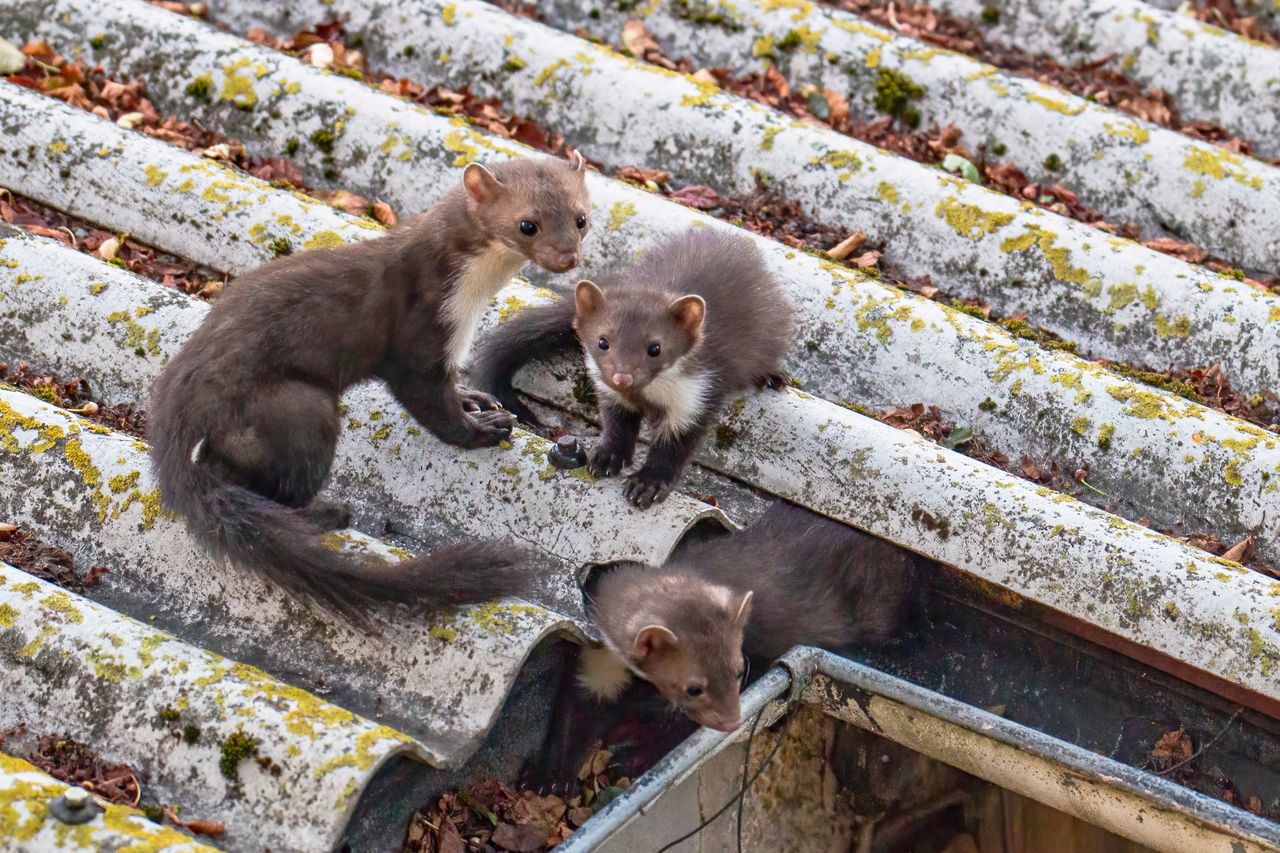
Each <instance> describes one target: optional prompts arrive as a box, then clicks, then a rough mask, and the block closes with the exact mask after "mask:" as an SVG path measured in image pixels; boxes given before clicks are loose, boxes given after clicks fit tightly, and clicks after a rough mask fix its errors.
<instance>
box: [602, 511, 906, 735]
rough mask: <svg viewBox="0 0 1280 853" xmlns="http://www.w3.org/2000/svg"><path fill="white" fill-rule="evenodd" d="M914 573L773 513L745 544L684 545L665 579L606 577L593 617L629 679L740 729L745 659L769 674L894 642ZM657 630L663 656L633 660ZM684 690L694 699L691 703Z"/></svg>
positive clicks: (868, 541) (661, 571)
mask: <svg viewBox="0 0 1280 853" xmlns="http://www.w3.org/2000/svg"><path fill="white" fill-rule="evenodd" d="M920 566H921V562H920V558H918V557H916V556H915V555H914V554H911V553H910V552H909V551H905V550H903V549H901V548H899V547H897V546H896V545H893V544H892V543H889V542H885V541H884V540H882V539H876V538H875V537H872V536H868V535H867V534H865V533H862V532H861V531H858V530H855V529H854V528H852V527H848V526H846V525H843V524H840V523H837V522H835V521H831V520H830V519H827V518H824V517H822V516H820V515H816V514H814V513H812V512H809V511H808V510H805V509H801V508H800V507H797V506H793V505H791V504H788V503H785V502H778V503H777V504H775V505H774V506H773V507H771V508H770V509H769V511H768V512H766V513H765V515H764V516H762V517H761V518H760V519H759V520H758V521H757V522H756V523H755V524H752V525H751V526H750V527H747V528H746V529H745V530H743V531H742V532H741V533H737V534H734V535H732V536H728V537H720V538H716V539H711V540H707V541H704V542H699V543H696V544H694V545H691V546H689V547H688V548H685V549H684V550H683V551H682V552H680V553H678V554H677V555H676V556H674V557H673V558H672V559H670V560H668V561H667V563H666V564H665V565H663V566H661V567H654V566H644V565H641V564H638V563H622V564H620V565H618V566H616V567H613V568H612V569H610V570H608V571H607V572H606V573H605V574H604V576H603V577H601V578H600V580H599V581H598V583H597V584H596V585H595V587H594V589H593V590H592V591H591V594H590V597H589V609H590V613H591V616H592V619H593V620H594V621H595V623H596V625H597V626H598V627H599V629H600V631H601V633H602V634H603V635H604V636H605V637H606V638H607V639H608V642H609V646H610V647H611V648H612V649H613V650H614V651H615V652H617V653H620V654H621V655H622V656H623V658H624V660H625V662H626V664H627V665H628V666H629V667H630V668H631V669H632V670H633V671H635V672H637V673H638V674H640V675H641V676H642V677H644V678H645V679H646V680H649V681H651V682H653V684H654V686H655V687H656V688H657V689H658V692H660V693H661V694H662V695H663V697H664V698H666V699H667V700H668V701H670V702H671V703H673V704H674V705H676V706H677V707H678V708H680V710H681V711H683V712H684V713H686V714H688V715H689V716H690V717H692V718H693V719H694V720H696V721H698V722H700V723H702V724H703V725H714V722H715V721H717V720H729V719H732V720H736V718H737V714H738V691H739V684H740V680H741V670H742V658H743V653H744V652H745V653H746V655H747V656H748V657H749V658H751V659H754V660H759V661H762V662H768V661H772V660H774V659H775V658H777V657H779V656H780V655H782V654H783V653H784V652H786V651H787V650H788V649H790V648H792V647H793V646H798V645H810V646H821V647H823V648H827V649H831V650H834V651H847V650H850V649H853V648H861V647H872V646H879V645H884V644H886V643H888V642H891V641H892V640H894V639H895V638H896V637H897V636H898V634H899V633H900V632H901V630H902V628H903V626H904V625H905V624H906V623H907V622H908V621H909V620H910V619H911V618H912V617H913V616H914V615H915V613H916V611H917V608H918V606H919V602H920V592H921V580H922V576H921V569H920ZM744 601H745V602H746V611H747V615H748V618H747V619H746V620H745V625H744V624H743V620H742V619H740V618H739V617H738V614H739V612H740V611H741V610H742V607H743V602H744ZM655 627H656V628H659V629H661V632H660V633H659V634H658V635H657V636H658V637H659V640H660V642H659V645H658V646H657V647H656V648H644V649H643V650H644V651H645V654H643V655H641V654H639V653H638V651H639V650H641V643H640V640H642V639H643V638H642V637H641V634H642V632H643V631H644V630H646V629H647V630H649V631H650V633H651V634H652V629H653V628H655ZM649 645H650V646H652V644H649ZM690 685H695V686H700V687H702V688H703V692H702V695H701V696H699V697H690V696H688V695H687V692H686V689H687V687H688V686H690ZM708 720H710V721H711V722H708Z"/></svg>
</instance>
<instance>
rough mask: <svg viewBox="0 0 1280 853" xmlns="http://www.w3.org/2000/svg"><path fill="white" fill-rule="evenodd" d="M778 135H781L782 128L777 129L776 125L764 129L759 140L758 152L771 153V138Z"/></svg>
mask: <svg viewBox="0 0 1280 853" xmlns="http://www.w3.org/2000/svg"><path fill="white" fill-rule="evenodd" d="M779 133H782V128H781V127H779V126H778V125H770V126H769V127H766V128H765V129H764V134H763V137H762V138H761V140H760V150H761V151H772V150H773V138H774V137H775V136H777V135H778V134H779Z"/></svg>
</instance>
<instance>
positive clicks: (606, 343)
mask: <svg viewBox="0 0 1280 853" xmlns="http://www.w3.org/2000/svg"><path fill="white" fill-rule="evenodd" d="M596 343H598V344H599V345H600V349H608V348H609V341H608V340H606V339H605V338H601V339H600V340H598V341H596Z"/></svg>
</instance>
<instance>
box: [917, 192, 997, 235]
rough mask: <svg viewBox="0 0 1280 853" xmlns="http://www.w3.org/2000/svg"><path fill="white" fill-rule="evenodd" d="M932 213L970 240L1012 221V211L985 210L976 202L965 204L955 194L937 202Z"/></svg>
mask: <svg viewBox="0 0 1280 853" xmlns="http://www.w3.org/2000/svg"><path fill="white" fill-rule="evenodd" d="M934 213H935V214H936V215H937V216H938V217H939V218H941V219H945V220H946V222H947V224H948V225H950V226H951V229H952V230H953V231H955V232H956V233H957V234H959V235H960V236H961V237H966V238H968V239H970V240H977V239H978V238H980V237H983V236H985V235H987V234H994V233H995V232H996V231H999V230H1000V229H1001V228H1003V227H1004V226H1006V225H1008V224H1009V223H1010V222H1012V221H1013V214H1012V213H993V212H991V211H986V210H983V209H982V208H980V207H978V206H977V205H976V204H965V203H964V202H962V201H960V200H959V199H958V198H956V197H955V196H947V197H946V198H945V199H943V200H942V201H940V202H938V207H937V208H936V209H935V211H934Z"/></svg>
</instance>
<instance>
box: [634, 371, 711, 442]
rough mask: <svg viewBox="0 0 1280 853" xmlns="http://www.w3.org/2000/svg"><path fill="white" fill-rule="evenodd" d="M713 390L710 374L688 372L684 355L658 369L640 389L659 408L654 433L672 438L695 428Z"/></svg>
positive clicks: (654, 422) (654, 423)
mask: <svg viewBox="0 0 1280 853" xmlns="http://www.w3.org/2000/svg"><path fill="white" fill-rule="evenodd" d="M710 391H711V375H710V374H708V373H705V372H698V373H692V372H689V371H688V369H687V365H686V364H685V363H684V360H683V359H681V360H679V361H677V362H675V363H674V364H672V365H671V366H670V367H668V368H667V369H666V370H664V371H662V372H661V373H659V374H658V375H657V376H656V377H654V379H653V381H652V382H650V383H649V384H648V385H646V386H645V387H644V388H643V389H641V391H640V396H641V397H643V398H644V399H645V402H647V403H648V404H649V405H650V406H652V407H653V408H654V409H655V411H656V416H655V417H654V420H653V433H654V435H655V436H660V437H662V438H668V439H670V438H675V437H676V436H678V435H682V434H684V433H686V432H688V431H689V430H690V429H692V428H693V426H694V425H695V424H697V422H698V420H699V419H700V418H701V417H702V414H703V412H705V411H706V407H707V397H708V395H709V394H710Z"/></svg>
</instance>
